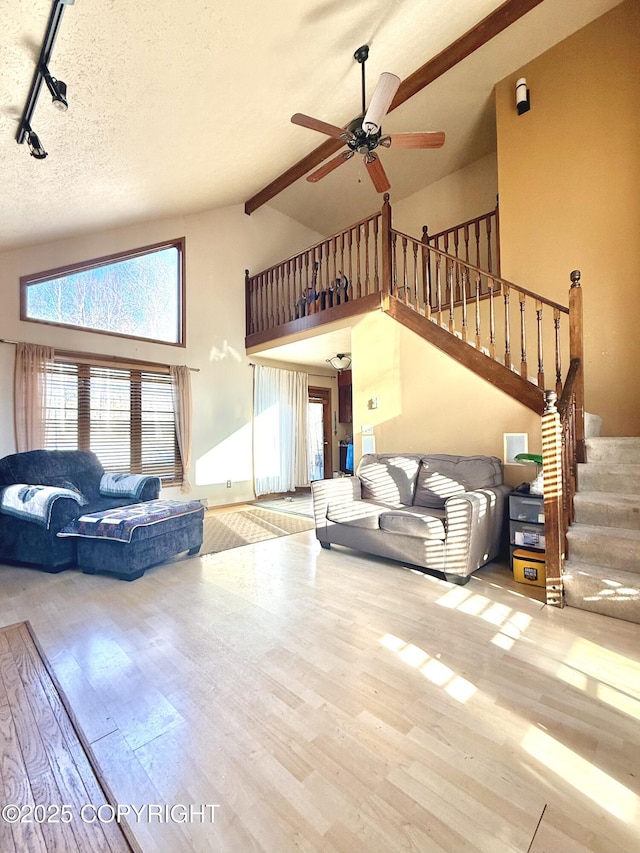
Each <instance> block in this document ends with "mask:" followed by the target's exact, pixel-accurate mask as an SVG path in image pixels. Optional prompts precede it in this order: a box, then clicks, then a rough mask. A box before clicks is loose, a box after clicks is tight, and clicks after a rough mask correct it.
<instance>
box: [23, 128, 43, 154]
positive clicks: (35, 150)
mask: <svg viewBox="0 0 640 853" xmlns="http://www.w3.org/2000/svg"><path fill="white" fill-rule="evenodd" d="M25 133H26V138H27V145H28V146H29V153H30V154H31V156H32V157H35V158H36V160H44V158H45V157H46V156H47V152H46V151H45V150H44V148H43V147H42V143H41V142H40V138H39V137H38V134H37V133H34V132H33V131H32V130H31V128H30V127H26V128H25Z"/></svg>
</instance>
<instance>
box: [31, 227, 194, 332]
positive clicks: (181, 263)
mask: <svg viewBox="0 0 640 853" xmlns="http://www.w3.org/2000/svg"><path fill="white" fill-rule="evenodd" d="M163 249H177V251H178V276H179V279H180V280H179V281H178V282H177V298H178V328H177V330H176V331H177V333H178V335H179V338H180V339H179V340H178V341H163V340H159V339H158V338H150V337H142V336H140V335H127V334H125V333H123V332H110V331H107V330H106V329H94V328H93V327H91V326H79V325H72V324H70V323H57V322H53V321H52V320H40V319H38V318H36V317H29V315H28V314H27V290H28V288H29V287H31V286H33V285H36V284H42V283H43V282H46V281H50V280H51V279H55V278H62V277H64V276H68V275H73V274H75V273H81V272H86V271H87V270H92V269H99V268H100V267H106V266H110V265H111V264H116V263H119V262H121V261H126V260H129V259H132V258H138V257H141V256H143V255H150V254H153V253H154V252H159V251H162V250H163ZM185 255H186V238H185V237H178V238H176V239H174V240H163V241H162V242H161V243H153V244H151V245H149V246H141V247H140V248H137V249H128V250H126V251H123V252H115V253H113V254H110V255H104V256H103V257H100V258H92V259H91V260H87V261H81V262H79V263H74V264H65V265H64V266H62V267H54V268H53V269H49V270H43V271H42V272H38V273H32V274H29V275H23V276H20V319H21V320H22V321H24V322H26V323H40V324H42V325H45V326H56V327H57V328H60V329H74V330H75V331H78V332H90V333H91V334H93V335H108V336H109V337H112V338H113V337H115V338H125V339H128V340H136V341H148V342H149V343H154V344H163V345H164V346H170V347H186V345H187V341H186V334H187V330H186V322H185V318H186V296H187V292H186V283H185Z"/></svg>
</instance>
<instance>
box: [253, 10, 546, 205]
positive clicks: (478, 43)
mask: <svg viewBox="0 0 640 853" xmlns="http://www.w3.org/2000/svg"><path fill="white" fill-rule="evenodd" d="M542 2H543V0H506V2H504V3H503V4H502V5H501V6H498V8H497V9H495V10H494V11H493V12H491V14H490V15H487V17H486V18H483V19H482V21H480V23H479V24H476V26H475V27H473V28H472V29H470V30H468V31H467V32H466V33H465V34H464V35H462V36H460V38H459V39H456V41H454V42H453V43H452V44H450V45H449V46H448V47H446V48H445V49H444V50H443V51H441V52H440V53H439V54H438V55H437V56H434V58H433V59H430V60H429V61H428V62H426V63H425V64H424V65H423V66H421V67H420V68H418V70H417V71H414V72H413V74H411V75H410V76H409V77H407V78H406V80H403V81H402V83H401V84H400V87H399V88H398V91H397V93H396V96H395V98H394V99H393V103H392V104H391V107H390V108H389V112H391V110H394V109H396V107H399V106H400V104H403V103H404V102H405V101H407V100H408V99H409V98H412V97H413V96H414V95H416V94H417V93H418V92H420V91H421V90H422V89H424V88H425V86H428V85H429V83H433V81H434V80H437V78H438V77H440V76H442V75H443V74H444V73H445V72H446V71H449V69H450V68H453V67H454V65H457V64H458V63H459V62H462V60H463V59H466V57H467V56H469V55H470V54H472V53H473V52H474V51H475V50H477V49H478V48H479V47H482V45H484V44H486V43H487V42H488V41H490V40H491V39H492V38H493V37H494V36H497V35H498V33H501V32H502V31H503V30H506V29H507V27H510V26H511V24H513V23H515V22H516V21H517V20H519V19H520V18H522V16H523V15H526V14H527V12H530V11H531V9H534V8H535V7H536V6H539V5H540V3H542ZM343 145H344V142H342V141H341V140H339V139H327V140H326V142H323V143H322V145H319V146H318V147H317V148H314V150H313V151H312V152H311V153H310V154H307V155H306V157H303V158H302V160H298V162H297V163H295V164H294V165H293V166H291V168H289V169H287V170H286V171H285V172H283V173H282V174H281V175H278V177H277V178H276V179H275V180H274V181H272V182H271V183H270V184H267V186H266V187H264V188H263V189H261V190H260V191H259V192H258V193H256V195H254V196H252V197H251V198H250V199H248V200H247V201H246V202H245V205H244V212H245V213H247V214H251V213H253V212H254V211H255V210H257V209H258V208H259V207H262V205H263V204H266V203H267V202H268V201H270V200H271V199H272V198H274V197H275V196H277V195H278V194H279V193H281V192H282V191H283V190H285V189H286V188H287V187H289V186H291V184H293V183H295V181H297V180H298V179H299V178H302V177H303V176H304V175H306V174H307V172H309V171H311V169H313V168H314V167H315V166H319V165H320V164H321V163H323V162H324V161H325V160H326V159H327V157H330V156H331V155H332V154H335V153H336V152H337V151H339V150H340V148H342V146H343Z"/></svg>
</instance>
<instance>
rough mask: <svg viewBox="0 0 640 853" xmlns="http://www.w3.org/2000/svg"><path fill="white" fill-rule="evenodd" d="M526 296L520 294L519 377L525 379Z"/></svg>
mask: <svg viewBox="0 0 640 853" xmlns="http://www.w3.org/2000/svg"><path fill="white" fill-rule="evenodd" d="M526 299H527V298H526V296H525V294H524V293H521V294H520V376H522V378H523V379H526V378H527V375H528V374H527V322H526V317H525V309H526Z"/></svg>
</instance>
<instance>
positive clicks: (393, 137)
mask: <svg viewBox="0 0 640 853" xmlns="http://www.w3.org/2000/svg"><path fill="white" fill-rule="evenodd" d="M386 139H389V140H390V141H389V144H388V145H387V144H386V142H385V141H383V140H386ZM378 144H379V145H384V146H385V147H386V148H442V146H443V145H444V133H443V132H442V131H441V130H430V131H426V132H424V133H392V134H390V135H389V136H388V137H383V139H381V140H380V142H379V143H378Z"/></svg>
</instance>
